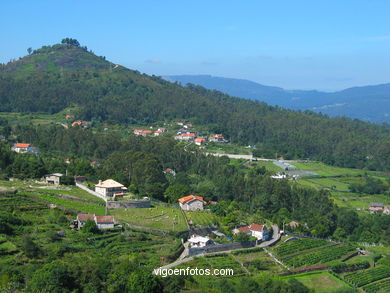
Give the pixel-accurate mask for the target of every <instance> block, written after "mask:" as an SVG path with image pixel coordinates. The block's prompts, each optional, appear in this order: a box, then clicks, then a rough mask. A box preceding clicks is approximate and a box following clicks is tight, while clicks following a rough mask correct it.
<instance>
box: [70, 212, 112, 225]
mask: <svg viewBox="0 0 390 293" xmlns="http://www.w3.org/2000/svg"><path fill="white" fill-rule="evenodd" d="M88 220H91V221H94V222H95V224H96V226H97V227H98V229H112V228H114V225H115V219H114V217H112V216H96V215H95V214H78V215H77V220H76V221H77V227H78V229H81V228H83V227H84V225H85V223H86V222H87V221H88Z"/></svg>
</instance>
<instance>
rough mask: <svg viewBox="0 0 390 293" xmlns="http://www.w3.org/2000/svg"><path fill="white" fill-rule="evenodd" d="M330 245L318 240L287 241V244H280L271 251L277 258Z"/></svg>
mask: <svg viewBox="0 0 390 293" xmlns="http://www.w3.org/2000/svg"><path fill="white" fill-rule="evenodd" d="M330 244H331V243H330V242H328V241H325V240H319V239H299V240H293V241H289V242H287V243H282V244H280V245H279V246H277V247H276V248H275V249H274V250H273V251H274V253H275V254H276V255H277V256H278V257H284V256H287V255H289V254H293V253H297V252H299V251H303V250H307V249H310V248H315V247H320V246H325V245H330Z"/></svg>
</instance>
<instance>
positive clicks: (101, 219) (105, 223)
mask: <svg viewBox="0 0 390 293" xmlns="http://www.w3.org/2000/svg"><path fill="white" fill-rule="evenodd" d="M95 223H96V226H97V227H98V228H99V229H112V228H114V224H115V222H114V217H113V216H95Z"/></svg>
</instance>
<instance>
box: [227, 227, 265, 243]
mask: <svg viewBox="0 0 390 293" xmlns="http://www.w3.org/2000/svg"><path fill="white" fill-rule="evenodd" d="M238 233H245V234H247V235H249V236H253V237H256V238H257V240H267V239H266V238H268V230H267V227H266V226H265V225H259V224H250V225H249V226H244V227H240V228H235V229H234V230H233V234H238Z"/></svg>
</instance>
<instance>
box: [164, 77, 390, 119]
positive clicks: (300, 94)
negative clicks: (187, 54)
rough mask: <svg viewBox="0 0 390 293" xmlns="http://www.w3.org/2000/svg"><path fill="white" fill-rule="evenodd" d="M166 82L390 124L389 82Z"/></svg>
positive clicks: (195, 79) (189, 79)
mask: <svg viewBox="0 0 390 293" xmlns="http://www.w3.org/2000/svg"><path fill="white" fill-rule="evenodd" d="M164 78H165V79H167V80H169V81H172V82H175V81H178V82H180V83H181V84H183V85H185V84H187V83H193V84H197V85H201V86H204V87H206V88H208V89H212V90H219V91H222V92H224V93H226V94H229V95H232V96H236V97H241V98H247V99H251V100H260V101H263V102H266V103H267V104H270V105H274V106H280V107H285V108H288V109H292V110H312V111H316V112H321V113H324V114H327V115H329V116H332V117H335V116H347V117H350V118H354V119H355V118H357V119H362V120H366V121H370V122H375V123H383V122H387V123H389V122H390V83H385V84H378V85H368V86H356V87H351V88H347V89H344V90H341V91H335V92H321V91H317V90H285V89H283V88H281V87H276V86H267V85H263V84H259V83H256V82H253V81H249V80H245V79H235V78H226V77H217V76H212V75H170V76H164Z"/></svg>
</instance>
